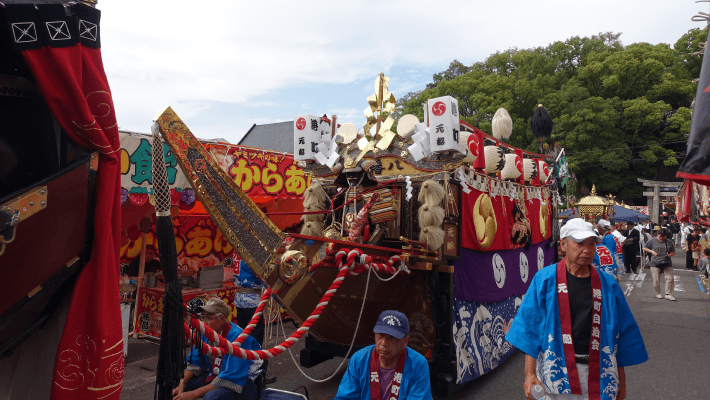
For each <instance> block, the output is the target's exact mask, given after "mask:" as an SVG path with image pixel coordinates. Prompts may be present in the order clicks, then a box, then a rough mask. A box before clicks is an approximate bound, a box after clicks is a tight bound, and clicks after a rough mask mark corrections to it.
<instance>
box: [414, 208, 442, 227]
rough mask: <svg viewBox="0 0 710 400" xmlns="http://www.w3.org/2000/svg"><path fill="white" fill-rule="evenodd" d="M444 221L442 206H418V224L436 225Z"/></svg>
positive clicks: (422, 225) (424, 225) (425, 225)
mask: <svg viewBox="0 0 710 400" xmlns="http://www.w3.org/2000/svg"><path fill="white" fill-rule="evenodd" d="M443 222H444V208H443V207H441V206H429V205H427V204H424V205H423V206H421V207H419V226H421V227H432V226H434V227H436V226H441V224H442V223H443Z"/></svg>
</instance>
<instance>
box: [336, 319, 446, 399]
mask: <svg viewBox="0 0 710 400" xmlns="http://www.w3.org/2000/svg"><path fill="white" fill-rule="evenodd" d="M372 331H373V332H375V345H374V346H368V347H365V348H364V349H362V350H360V351H358V352H357V353H355V354H353V356H352V357H351V358H350V362H349V363H348V370H347V371H345V375H344V376H343V380H342V381H341V382H340V387H339V388H338V394H336V395H335V399H336V400H345V399H352V400H355V399H358V400H369V399H371V398H372V399H382V400H390V399H399V398H402V399H407V400H418V399H431V398H432V397H431V387H430V385H429V364H428V363H427V360H426V358H424V356H422V355H421V354H419V353H417V352H416V351H414V350H412V349H410V348H409V347H407V344H408V343H409V321H408V320H407V316H405V315H404V314H402V313H401V312H399V311H394V310H388V311H383V312H382V314H380V317H379V318H378V319H377V324H376V325H375V328H374V329H373V330H372ZM370 392H374V393H375V395H374V396H370Z"/></svg>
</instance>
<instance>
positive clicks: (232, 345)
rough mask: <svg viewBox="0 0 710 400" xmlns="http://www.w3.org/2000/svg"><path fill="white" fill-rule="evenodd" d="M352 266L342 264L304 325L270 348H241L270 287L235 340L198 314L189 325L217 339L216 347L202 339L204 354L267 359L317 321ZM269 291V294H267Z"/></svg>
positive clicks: (286, 347)
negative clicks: (198, 317) (207, 324)
mask: <svg viewBox="0 0 710 400" xmlns="http://www.w3.org/2000/svg"><path fill="white" fill-rule="evenodd" d="M348 271H349V269H348V267H347V265H343V266H342V267H341V268H340V271H339V272H338V275H337V276H336V277H335V279H334V280H333V283H332V284H331V285H330V287H329V288H328V290H327V291H326V292H325V293H324V294H323V297H322V298H321V300H320V302H319V303H318V305H316V308H315V309H314V310H313V312H312V313H311V315H310V316H309V317H308V318H307V319H306V320H305V321H304V322H303V324H301V326H300V327H299V328H298V330H296V332H294V333H293V334H291V336H289V337H288V338H286V340H284V341H283V342H281V343H280V344H278V345H276V346H274V347H273V348H271V349H268V350H245V349H242V348H241V347H240V346H241V344H242V343H243V342H244V340H245V339H246V337H247V336H248V334H249V333H250V332H251V331H252V330H253V329H254V326H256V321H258V320H259V317H260V316H261V313H262V312H263V310H264V307H265V304H266V299H267V298H268V295H270V294H271V291H270V290H267V291H266V293H264V296H262V301H261V302H260V303H259V306H258V307H257V310H256V311H255V312H254V317H252V320H251V321H250V322H249V325H248V326H247V327H246V329H245V330H244V332H242V334H241V335H239V337H238V338H237V340H235V342H229V341H228V340H226V339H225V338H223V337H222V336H220V335H218V334H217V333H216V332H215V331H213V330H212V329H210V328H209V327H207V326H206V325H205V324H204V322H202V321H200V320H199V319H197V318H194V317H192V318H190V325H191V326H194V327H195V328H197V329H198V330H199V332H200V333H201V334H202V335H204V336H205V337H206V338H210V337H211V338H212V340H211V341H212V343H218V345H217V346H216V347H214V346H210V345H209V344H207V343H205V342H203V343H202V352H203V353H205V354H208V355H210V356H222V355H223V354H230V355H233V356H236V357H239V358H246V359H247V360H266V359H269V358H271V357H275V356H278V355H279V354H281V353H283V352H284V351H285V350H286V349H288V348H289V347H291V346H293V344H294V343H296V342H297V341H298V340H299V339H300V338H301V337H303V335H305V334H306V332H308V330H309V329H310V328H311V326H312V325H313V324H314V323H315V321H316V320H317V319H318V318H319V317H320V315H321V314H322V313H323V310H324V309H325V307H326V306H327V305H328V303H329V302H330V300H331V299H332V298H333V296H334V295H335V293H336V292H337V291H338V289H339V288H340V285H342V283H343V280H344V279H345V275H347V273H348ZM267 294H268V295H267ZM190 325H188V324H185V325H184V327H185V337H186V338H189V337H190V336H191V335H194V336H193V338H192V339H193V343H197V342H198V340H197V332H194V333H193V332H192V330H191V328H190Z"/></svg>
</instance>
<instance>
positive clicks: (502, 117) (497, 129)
mask: <svg viewBox="0 0 710 400" xmlns="http://www.w3.org/2000/svg"><path fill="white" fill-rule="evenodd" d="M491 123H492V125H493V129H492V131H493V137H494V138H496V139H498V140H500V139H508V138H509V137H510V135H511V134H512V133H513V119H512V118H510V114H508V111H506V109H505V108H499V109H498V111H496V113H495V115H494V116H493V120H492V121H491Z"/></svg>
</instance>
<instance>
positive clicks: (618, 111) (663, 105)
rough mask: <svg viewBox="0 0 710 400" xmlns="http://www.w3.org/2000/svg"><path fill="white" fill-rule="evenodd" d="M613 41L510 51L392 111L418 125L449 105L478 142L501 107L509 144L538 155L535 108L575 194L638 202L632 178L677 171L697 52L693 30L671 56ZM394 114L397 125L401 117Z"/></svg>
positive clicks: (457, 70)
mask: <svg viewBox="0 0 710 400" xmlns="http://www.w3.org/2000/svg"><path fill="white" fill-rule="evenodd" d="M620 36H621V34H620V33H612V32H603V33H600V34H599V35H594V36H592V37H582V38H580V37H578V36H575V37H572V38H569V39H567V40H565V41H558V42H555V43H552V44H550V45H548V46H546V47H536V48H533V49H517V48H512V49H508V50H506V51H502V52H496V53H495V54H492V55H491V56H490V57H488V58H487V59H486V60H484V61H482V62H478V63H475V64H473V65H471V66H465V65H463V64H462V63H461V62H459V61H457V60H454V61H453V62H452V63H451V65H450V66H449V68H448V69H447V70H446V71H443V72H441V73H439V74H435V75H434V76H433V83H432V84H429V85H427V88H426V89H424V90H422V91H419V92H413V93H409V94H407V95H405V96H404V97H403V99H402V102H401V103H400V107H399V109H398V111H399V112H400V113H401V114H410V113H411V114H415V115H417V116H418V117H419V118H420V120H421V119H423V110H422V107H421V104H422V103H424V102H426V101H427V100H428V99H431V98H435V97H440V96H446V95H450V96H453V97H455V98H457V99H458V101H459V113H460V116H461V118H462V119H463V120H464V121H466V122H468V123H470V124H471V125H473V126H476V127H478V128H479V129H481V130H483V131H484V132H490V131H491V118H492V117H493V115H494V114H495V112H496V110H497V109H498V108H500V107H503V108H505V109H506V110H507V111H508V113H509V114H510V116H511V117H512V119H513V134H512V136H511V138H510V139H509V140H508V142H509V143H511V144H512V145H514V146H516V147H520V148H523V149H526V150H530V151H539V149H540V141H539V139H536V138H535V137H534V136H533V134H532V132H531V131H530V119H531V117H532V113H533V111H534V110H535V108H536V107H537V105H538V104H543V105H544V106H545V108H546V109H547V111H548V112H549V113H550V115H551V116H552V118H553V121H554V129H553V132H552V137H551V138H547V139H545V144H546V145H548V146H549V145H552V144H555V143H558V144H561V145H563V146H564V147H565V148H566V151H567V154H568V161H569V163H570V170H571V171H572V172H573V173H575V174H576V177H577V179H578V181H579V182H578V184H577V188H578V189H581V188H582V187H587V188H590V187H591V186H592V184H596V186H597V190H598V191H599V192H600V193H607V192H610V193H612V194H614V195H616V196H617V197H619V198H622V199H633V198H638V197H640V196H641V192H642V191H643V189H642V187H641V186H639V185H638V182H637V181H636V178H639V177H642V178H646V179H649V178H652V177H653V176H654V175H655V174H656V173H657V171H658V168H659V167H660V165H662V164H663V165H675V164H677V160H676V158H675V152H674V151H673V150H672V149H671V148H669V146H668V143H669V142H670V143H671V144H672V143H675V142H678V141H682V140H686V139H685V135H686V134H687V133H688V130H689V128H690V109H689V106H690V104H691V102H692V99H693V96H694V94H695V90H696V88H697V84H696V83H694V82H693V81H692V80H693V79H694V77H697V75H698V73H699V65H700V64H699V62H700V61H699V59H700V57H698V56H693V55H691V54H692V53H693V52H696V51H697V50H698V49H699V45H698V43H699V42H700V41H702V40H704V38H705V37H706V31H704V30H691V31H689V32H688V33H687V34H685V35H683V37H681V38H680V39H679V40H678V41H677V42H676V45H675V47H674V48H671V47H670V46H669V45H667V44H657V45H650V44H648V43H635V44H633V45H630V46H627V47H624V46H623V45H622V43H621V41H620V40H619V39H620ZM401 114H400V115H401Z"/></svg>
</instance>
